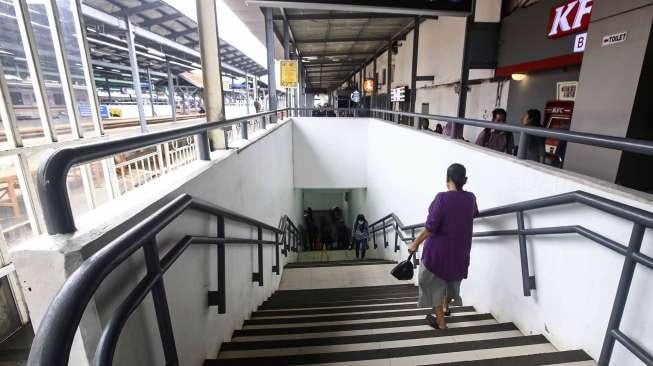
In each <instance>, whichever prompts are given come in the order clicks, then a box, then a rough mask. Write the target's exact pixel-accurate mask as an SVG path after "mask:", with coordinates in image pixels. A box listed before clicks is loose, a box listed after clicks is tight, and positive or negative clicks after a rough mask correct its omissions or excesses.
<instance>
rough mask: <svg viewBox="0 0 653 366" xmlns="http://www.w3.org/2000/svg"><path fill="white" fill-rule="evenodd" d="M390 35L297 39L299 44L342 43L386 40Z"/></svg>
mask: <svg viewBox="0 0 653 366" xmlns="http://www.w3.org/2000/svg"><path fill="white" fill-rule="evenodd" d="M387 40H388V37H334V38H326V39H325V38H306V39H298V40H296V42H297V44H308V43H340V42H386V41H387Z"/></svg>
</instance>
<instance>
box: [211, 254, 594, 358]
mask: <svg viewBox="0 0 653 366" xmlns="http://www.w3.org/2000/svg"><path fill="white" fill-rule="evenodd" d="M332 265H333V266H337V265H338V264H336V263H334V264H332ZM302 267H305V266H302ZM356 268H357V270H360V271H361V273H365V271H366V268H369V266H360V267H356ZM315 269H316V270H318V268H315ZM322 269H323V268H320V269H319V270H322ZM349 270H350V271H351V270H352V268H351V267H350V268H349ZM292 271H293V270H291V269H286V270H285V272H284V276H286V275H292V274H289V272H292ZM295 271H297V270H295ZM350 273H351V272H350ZM416 304H417V287H415V286H413V285H412V284H387V285H380V286H365V287H349V288H321V289H310V288H309V289H295V290H280V291H277V292H276V293H275V294H274V295H273V296H271V297H270V298H269V299H268V300H267V301H265V302H264V303H263V304H262V305H261V306H260V307H259V309H258V311H256V312H254V313H253V314H252V316H251V319H250V320H246V321H245V323H244V326H243V328H242V329H240V330H236V331H235V332H234V334H233V337H232V341H231V342H225V343H223V344H222V347H221V350H220V353H219V355H218V358H217V359H215V360H207V361H206V364H205V365H207V366H209V365H221V366H226V365H239V366H247V365H257V366H258V365H260V366H264V365H265V366H272V365H314V364H320V365H332V364H334V365H335V364H337V365H343V366H344V365H347V366H350V365H360V366H363V365H364V366H372V365H375V366H376V365H382V366H398V365H435V364H437V365H456V366H458V365H460V366H462V365H469V366H473V365H501V366H534V365H567V366H589V365H595V363H594V362H593V361H592V359H591V358H590V357H589V356H588V355H587V354H586V353H585V352H583V351H558V350H556V349H555V348H554V347H553V346H552V345H551V344H550V343H549V342H548V341H547V340H546V338H545V337H544V336H542V335H524V334H522V333H521V332H520V331H519V330H518V329H517V327H516V326H515V325H514V324H513V323H499V322H497V321H496V320H495V319H494V318H493V317H492V315H491V314H488V313H479V312H477V311H476V309H474V307H472V306H462V307H453V308H451V315H450V316H449V317H448V318H447V322H448V326H449V329H446V330H435V329H433V328H431V327H430V326H429V325H427V323H426V321H425V319H424V317H425V315H426V314H428V313H429V311H430V310H429V309H418V308H417V305H416Z"/></svg>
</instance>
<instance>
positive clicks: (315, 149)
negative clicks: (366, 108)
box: [293, 118, 368, 189]
mask: <svg viewBox="0 0 653 366" xmlns="http://www.w3.org/2000/svg"><path fill="white" fill-rule="evenodd" d="M325 127H326V128H325ZM367 131H368V128H367V120H365V119H358V118H327V119H325V118H295V119H294V123H293V147H294V148H293V161H294V167H295V168H294V183H295V188H331V189H334V188H359V187H365V186H366V184H367V182H366V176H367V164H366V161H367V157H366V155H365V154H366V152H367Z"/></svg>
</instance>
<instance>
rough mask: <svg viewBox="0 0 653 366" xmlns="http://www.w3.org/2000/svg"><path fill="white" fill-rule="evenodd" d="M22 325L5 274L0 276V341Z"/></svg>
mask: <svg viewBox="0 0 653 366" xmlns="http://www.w3.org/2000/svg"><path fill="white" fill-rule="evenodd" d="M21 326H22V324H21V321H20V315H19V314H18V308H17V307H16V301H15V300H14V294H13V292H12V291H11V287H10V285H9V279H8V278H7V276H5V277H2V278H0V341H2V340H5V339H6V338H7V337H9V336H11V335H12V334H14V332H16V331H17V330H18V329H19V328H20V327H21Z"/></svg>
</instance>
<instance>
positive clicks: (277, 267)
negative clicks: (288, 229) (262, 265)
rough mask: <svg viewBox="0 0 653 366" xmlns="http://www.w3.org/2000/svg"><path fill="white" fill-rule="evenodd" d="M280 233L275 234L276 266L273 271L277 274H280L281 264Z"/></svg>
mask: <svg viewBox="0 0 653 366" xmlns="http://www.w3.org/2000/svg"><path fill="white" fill-rule="evenodd" d="M279 244H280V243H279V233H277V232H275V233H274V257H275V263H276V265H274V266H272V271H273V272H274V273H276V274H277V276H278V275H279V273H280V269H279V268H280V267H281V262H280V260H279Z"/></svg>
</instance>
